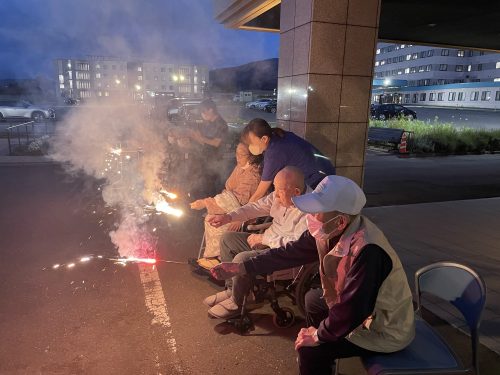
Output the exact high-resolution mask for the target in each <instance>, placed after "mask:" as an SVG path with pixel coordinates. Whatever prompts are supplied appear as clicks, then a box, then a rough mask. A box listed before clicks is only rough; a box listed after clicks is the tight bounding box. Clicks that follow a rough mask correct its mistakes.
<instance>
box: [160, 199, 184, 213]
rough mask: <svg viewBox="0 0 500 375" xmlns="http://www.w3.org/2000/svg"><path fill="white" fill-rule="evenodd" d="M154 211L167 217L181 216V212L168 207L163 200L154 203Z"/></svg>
mask: <svg viewBox="0 0 500 375" xmlns="http://www.w3.org/2000/svg"><path fill="white" fill-rule="evenodd" d="M155 209H156V211H158V212H163V213H166V214H167V215H173V216H176V217H181V216H182V215H183V212H182V211H181V210H179V209H178V208H174V207H172V206H170V205H169V204H168V202H166V201H164V200H159V201H158V202H156V205H155Z"/></svg>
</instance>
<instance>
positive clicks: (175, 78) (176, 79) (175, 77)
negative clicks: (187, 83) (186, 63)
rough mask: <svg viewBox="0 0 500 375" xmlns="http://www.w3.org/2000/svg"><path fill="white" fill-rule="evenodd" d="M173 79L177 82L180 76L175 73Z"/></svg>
mask: <svg viewBox="0 0 500 375" xmlns="http://www.w3.org/2000/svg"><path fill="white" fill-rule="evenodd" d="M172 79H173V80H174V81H175V82H177V81H178V80H179V77H177V76H176V75H175V74H174V75H173V76H172Z"/></svg>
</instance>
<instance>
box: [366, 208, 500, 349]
mask: <svg viewBox="0 0 500 375" xmlns="http://www.w3.org/2000/svg"><path fill="white" fill-rule="evenodd" d="M363 213H364V214H365V215H366V216H367V217H369V218H370V219H371V220H372V221H373V222H375V223H376V224H377V225H378V226H379V227H380V228H381V229H382V230H383V231H384V233H385V234H386V236H387V238H388V239H389V241H390V242H391V244H392V245H393V246H394V248H395V249H396V250H397V252H398V254H399V256H400V258H401V261H402V263H403V265H404V267H405V270H406V273H407V276H408V280H409V282H410V286H411V287H412V288H413V284H414V280H413V277H414V274H415V271H416V270H417V269H419V268H421V267H423V266H425V265H428V264H430V263H433V262H437V261H444V260H448V261H456V262H458V263H463V264H466V265H468V266H470V267H472V268H473V269H475V270H476V271H477V272H478V273H479V274H480V275H481V276H482V277H483V279H484V281H485V282H486V286H487V297H486V308H485V311H484V313H483V321H482V323H481V328H480V332H481V337H480V342H481V343H482V344H484V345H485V346H486V347H488V348H489V349H491V350H493V351H495V352H496V353H499V354H500V277H499V275H500V198H489V199H476V200H463V201H449V202H438V203H421V204H411V205H403V206H385V207H373V208H366V209H365V210H364V212H363ZM445 306H446V308H444V307H443V306H442V305H441V304H435V305H433V306H432V308H430V310H431V311H432V312H433V313H435V314H436V315H438V316H439V317H441V318H443V319H445V320H447V321H448V322H449V323H451V324H452V325H454V326H455V327H458V328H460V327H463V326H465V324H464V322H463V321H462V320H461V319H459V318H458V317H459V316H460V315H459V313H458V312H457V311H453V307H451V308H448V307H447V306H448V305H447V304H446V305H445Z"/></svg>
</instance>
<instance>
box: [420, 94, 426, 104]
mask: <svg viewBox="0 0 500 375" xmlns="http://www.w3.org/2000/svg"><path fill="white" fill-rule="evenodd" d="M425 96H426V95H425V92H423V93H421V94H420V101H421V102H425Z"/></svg>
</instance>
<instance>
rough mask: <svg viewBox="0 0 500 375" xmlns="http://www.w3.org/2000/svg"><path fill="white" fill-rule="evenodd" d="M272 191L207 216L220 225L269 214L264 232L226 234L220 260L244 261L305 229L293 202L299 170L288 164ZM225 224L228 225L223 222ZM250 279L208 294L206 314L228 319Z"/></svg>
mask: <svg viewBox="0 0 500 375" xmlns="http://www.w3.org/2000/svg"><path fill="white" fill-rule="evenodd" d="M274 187H275V191H274V192H273V193H271V194H269V195H267V196H265V197H264V198H261V199H259V200H258V201H256V202H253V203H248V204H247V205H245V206H243V207H240V208H238V209H237V210H235V211H233V212H230V213H227V214H224V215H219V216H212V217H210V218H208V222H209V223H210V224H212V225H215V226H219V225H223V224H226V223H229V222H231V221H233V220H237V221H247V220H250V219H253V218H256V217H259V216H268V215H269V216H271V217H272V218H273V221H272V224H271V226H270V227H269V228H268V229H266V231H265V232H264V233H263V234H250V233H241V232H238V233H235V232H228V233H226V234H225V235H224V236H223V237H222V240H221V261H222V262H230V261H231V260H233V258H234V261H235V262H243V261H244V260H246V259H249V258H251V257H254V256H255V255H257V254H259V253H260V252H262V251H264V249H267V248H273V247H280V246H285V245H286V244H287V243H288V242H290V241H295V240H297V239H298V238H299V237H300V235H301V234H302V233H303V232H304V231H305V230H306V229H307V224H306V220H305V213H303V212H301V211H299V210H298V209H297V208H296V207H294V205H293V203H292V197H295V196H298V195H301V194H304V193H305V192H306V191H311V189H307V190H306V186H305V183H304V175H303V174H302V172H301V171H300V169H298V168H296V167H291V166H287V167H285V168H283V169H282V170H281V171H279V172H278V173H277V174H276V177H275V178H274ZM226 225H227V224H226ZM251 285H252V284H251V280H249V279H248V278H239V277H235V278H234V279H233V280H228V281H227V282H226V288H227V289H226V290H224V291H222V292H219V293H217V294H215V295H212V296H210V297H207V298H206V299H205V301H204V303H205V304H206V305H208V306H209V307H210V310H208V314H209V315H210V316H212V317H215V318H221V319H229V318H231V317H234V316H237V315H239V313H240V310H241V305H242V303H243V297H244V296H245V295H246V294H248V292H249V290H250V288H251Z"/></svg>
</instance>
